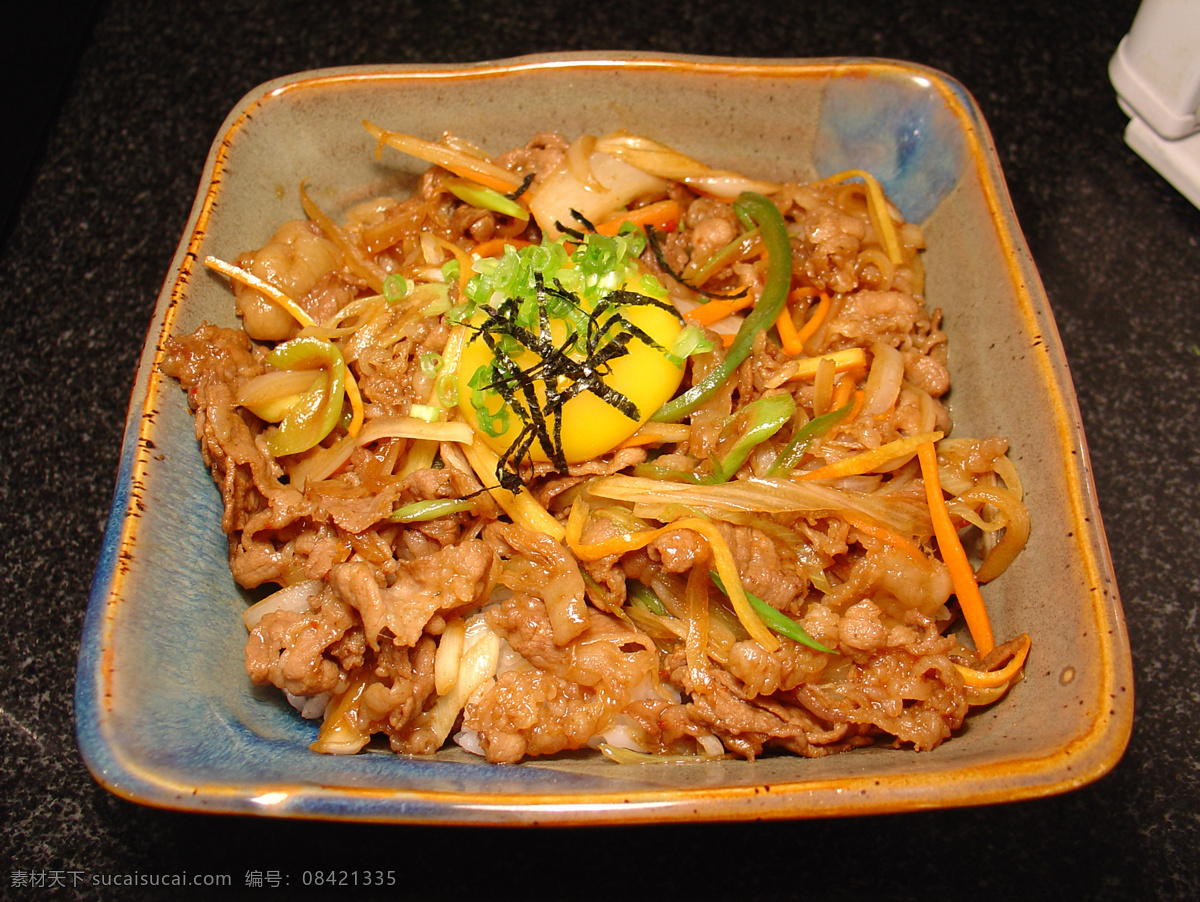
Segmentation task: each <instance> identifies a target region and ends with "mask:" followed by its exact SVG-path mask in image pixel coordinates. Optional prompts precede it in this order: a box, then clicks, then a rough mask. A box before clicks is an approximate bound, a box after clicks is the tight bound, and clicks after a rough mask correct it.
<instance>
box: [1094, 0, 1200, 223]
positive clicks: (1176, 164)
mask: <svg viewBox="0 0 1200 902" xmlns="http://www.w3.org/2000/svg"><path fill="white" fill-rule="evenodd" d="M1108 76H1109V79H1110V80H1111V81H1112V85H1113V87H1114V88H1115V89H1116V91H1117V102H1118V103H1119V104H1120V106H1121V109H1122V110H1124V111H1125V113H1126V115H1128V116H1129V125H1128V126H1127V127H1126V129H1125V143H1126V144H1128V145H1129V146H1130V147H1131V148H1132V149H1133V150H1134V151H1135V152H1136V153H1137V154H1138V155H1139V156H1141V157H1142V158H1143V159H1144V160H1145V161H1146V162H1147V163H1149V164H1150V165H1151V166H1153V167H1154V168H1155V169H1157V170H1158V172H1159V173H1160V174H1161V175H1162V176H1163V177H1164V178H1166V179H1167V181H1169V182H1170V183H1171V184H1172V185H1174V186H1175V187H1176V188H1177V189H1178V190H1179V191H1180V193H1182V194H1183V195H1184V196H1185V197H1187V199H1188V200H1190V201H1191V202H1192V203H1193V204H1195V205H1196V206H1197V207H1200V0H1142V4H1141V6H1140V7H1139V8H1138V11H1137V15H1136V16H1135V17H1134V19H1133V24H1132V25H1131V26H1130V29H1129V33H1128V34H1127V35H1125V37H1124V38H1122V39H1121V42H1120V44H1119V45H1118V46H1117V51H1116V53H1115V54H1113V57H1112V59H1111V60H1110V61H1109V64H1108Z"/></svg>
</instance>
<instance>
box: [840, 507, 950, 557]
mask: <svg viewBox="0 0 1200 902" xmlns="http://www.w3.org/2000/svg"><path fill="white" fill-rule="evenodd" d="M842 519H844V520H845V521H846V522H847V523H849V524H850V525H851V526H853V527H854V528H855V529H857V530H858V531H859V532H861V533H862V534H863V535H865V536H870V537H871V538H872V539H875V541H877V542H883V543H884V544H885V545H890V546H891V547H892V548H895V549H896V550H897V551H899V552H901V553H903V554H905V555H907V556H908V557H910V558H912V559H913V560H914V561H917V562H918V563H922V564H927V563H928V562H929V558H927V557H925V552H923V551H922V550H921V549H920V547H919V546H918V545H917V543H916V542H914V541H913V540H912V539H910V538H909V537H908V536H904V535H901V534H900V533H898V532H896V531H895V530H891V529H888V528H887V527H886V526H884V525H883V524H881V523H876V522H874V521H873V520H868V519H867V518H866V517H862V516H859V515H857V514H843V515H842Z"/></svg>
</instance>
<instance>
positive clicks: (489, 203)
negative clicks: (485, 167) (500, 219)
mask: <svg viewBox="0 0 1200 902" xmlns="http://www.w3.org/2000/svg"><path fill="white" fill-rule="evenodd" d="M445 184H446V188H447V190H449V192H450V193H451V194H453V195H454V196H455V197H457V198H458V199H459V200H461V201H462V202H463V203H465V204H470V205H471V206H472V207H479V209H481V210H491V211H492V212H493V213H500V214H503V215H504V216H511V217H512V218H513V219H519V220H521V222H527V221H528V220H529V211H528V210H526V209H525V208H524V207H522V206H521V205H520V204H519V203H517V202H516V201H515V200H513V199H512V198H511V197H508V196H507V195H504V194H501V193H500V192H499V191H496V190H495V189H494V188H488V187H485V186H484V185H481V184H479V183H478V182H472V181H471V180H470V179H450V180H448V181H447V182H446V183H445Z"/></svg>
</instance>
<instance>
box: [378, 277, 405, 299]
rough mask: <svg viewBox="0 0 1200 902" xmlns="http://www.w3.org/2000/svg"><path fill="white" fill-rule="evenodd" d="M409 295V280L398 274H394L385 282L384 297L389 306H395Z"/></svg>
mask: <svg viewBox="0 0 1200 902" xmlns="http://www.w3.org/2000/svg"><path fill="white" fill-rule="evenodd" d="M407 294H408V280H407V279H405V278H404V276H402V275H400V273H398V272H394V273H392V274H391V275H390V276H388V277H387V278H386V279H384V280H383V296H384V298H385V299H386V300H387V302H388V303H389V304H394V303H396V302H397V301H399V300H401V299H402V298H404V296H405V295H407Z"/></svg>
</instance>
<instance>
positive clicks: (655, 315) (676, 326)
mask: <svg viewBox="0 0 1200 902" xmlns="http://www.w3.org/2000/svg"><path fill="white" fill-rule="evenodd" d="M618 309H619V313H620V316H621V317H622V318H623V319H625V320H627V321H628V322H629V323H631V324H633V325H634V326H636V327H637V328H638V329H640V330H641V331H642V332H644V333H645V334H646V335H648V336H649V337H650V338H652V339H653V340H654V342H655V343H656V344H657V345H658V346H659V347H658V348H655V347H653V346H651V345H649V344H647V343H646V342H645V341H643V340H642V339H641V338H639V337H638V336H637V335H636V334H635V335H634V336H632V337H631V338H630V340H629V342H628V344H627V346H626V348H627V351H628V353H627V354H625V355H623V356H620V357H617V358H616V359H614V360H612V361H611V362H609V363H607V364H603V365H602V367H603V369H602V370H601V372H602V376H601V381H602V382H603V383H604V384H605V385H607V386H608V387H609V388H611V389H613V390H614V391H616V392H619V393H620V394H622V395H624V396H625V397H626V398H628V399H629V401H631V402H632V403H633V405H634V407H636V409H637V417H636V418H631V417H629V416H627V415H626V413H624V412H622V411H621V410H619V409H618V408H617V407H615V406H613V405H612V404H611V403H609V402H608V401H606V400H605V399H604V398H602V397H600V396H599V395H598V394H596V393H595V392H593V391H590V390H587V389H585V390H583V391H581V392H580V393H579V394H577V395H575V396H574V397H572V398H571V399H570V400H568V401H566V402H565V403H564V404H563V405H562V413H561V416H562V429H561V451H562V455H563V458H564V459H565V460H566V462H567V463H579V462H581V461H585V460H591V459H592V458H593V457H598V456H600V455H602V454H606V453H607V452H609V451H611V450H612V449H613V448H615V447H616V446H617V445H619V444H621V443H622V442H623V441H625V440H626V439H628V438H629V437H630V436H631V435H633V434H634V433H635V432H637V430H638V429H640V428H641V427H642V425H643V424H644V423H645V422H646V421H647V420H648V419H649V418H650V417H651V416H652V415H653V414H654V412H655V411H657V410H658V409H659V408H660V407H661V406H662V405H663V404H665V403H666V402H667V401H669V400H670V399H671V397H672V396H673V395H674V394H675V391H676V389H678V388H679V384H680V382H682V381H683V365H682V363H677V362H675V361H673V360H671V359H670V358H669V357H668V356H667V355H666V353H665V350H669V349H670V348H671V346H672V345H673V344H674V342H675V340H676V338H677V337H678V336H679V333H680V332H681V331H682V329H683V323H682V321H681V320H680V319H679V317H678V316H677V315H675V314H674V313H673V312H672V311H670V310H664V309H662V308H661V307H656V306H651V305H645V306H643V305H627V306H621V307H619V308H618ZM550 327H551V332H552V334H553V337H554V342H555V344H556V345H557V346H560V347H561V345H562V343H563V341H564V340H565V338H566V335H567V330H568V329H569V328H570V326H569V325H568V324H567V323H566V322H565V321H563V320H560V319H552V320H551V323H550ZM460 328H463V327H460ZM465 328H466V329H467V337H466V342H465V345H464V347H463V351H462V356H461V358H460V360H459V366H458V397H459V408H460V410H461V411H462V414H463V416H464V417H465V418H466V420H467V422H468V423H470V424H471V425H472V426H473V427H474V428H475V430H476V432H477V434H478V436H479V437H480V438H482V439H483V441H485V442H486V443H487V444H488V445H489V446H491V447H492V448H493V450H495V451H496V452H497V453H498V454H504V453H505V452H507V451H509V450H510V449H511V448H512V447H513V445H514V442H516V441H517V440H518V437H519V434H520V433H521V431H522V430H523V429H524V428H525V427H526V425H527V423H526V422H525V420H524V419H522V418H521V417H520V416H519V415H518V413H517V412H516V411H515V410H513V409H512V407H511V406H509V405H508V404H507V402H506V401H505V399H504V397H503V396H502V395H501V394H500V393H499V392H497V391H496V390H494V389H487V390H482V392H481V394H480V395H479V396H476V391H477V390H476V389H473V388H472V387H471V386H470V382H471V379H472V378H473V377H474V376H475V374H476V372H478V371H479V369H480V368H481V367H490V366H491V365H492V363H493V362H494V356H493V354H492V351H491V349H490V348H489V347H488V346H487V344H486V342H484V341H483V340H482V339H481V338H478V337H476V336H474V334H473V332H472V330H471V327H470V326H467V327H465ZM620 328H621V326H620V324H617V325H616V326H614V327H613V328H612V329H610V330H609V331H608V332H607V333H606V335H608V336H611V335H613V334H615V333H616V330H617V329H620ZM626 331H628V330H626ZM660 348H661V349H663V350H660ZM569 356H570V357H571V358H572V359H573V360H575V361H577V362H581V363H585V362H586V361H585V359H584V354H583V353H582V352H577V353H575V352H573V353H571V354H570V355H569ZM513 362H514V363H515V364H516V365H517V366H518V367H520V369H521V370H523V371H525V372H527V373H531V374H535V373H536V372H537V371H538V369H540V366H539V365H540V364H541V363H542V359H541V357H540V356H539V355H538V354H537V353H535V352H534V351H532V350H529V349H524V351H523V352H522V353H521V354H520V355H519V356H518V357H517V358H516V359H515V360H514V361H513ZM605 369H606V370H607V372H604V370H605ZM550 378H552V379H554V380H555V381H556V388H557V390H558V391H568V390H569V388H570V385H571V380H570V378H569V377H564V376H557V377H555V376H551V377H550ZM534 393H535V395H536V397H537V398H538V406H539V409H541V410H543V411H544V410H545V404H546V385H545V382H544V381H543V380H542V379H540V378H537V377H536V375H535V376H534ZM517 397H518V399H519V400H520V402H521V403H522V404H523V405H526V406H527V402H526V400H525V398H524V397H523V396H522V395H521V394H520V393H518V395H517ZM477 403H482V404H483V405H484V406H485V407H486V410H487V412H488V413H489V414H491V415H493V416H496V415H498V414H500V408H501V407H502V406H506V407H508V422H507V428H505V429H504V430H503V431H499V434H497V435H490V434H488V431H487V430H485V429H483V428H481V426H480V423H479V414H478V411H477V410H476V404H477ZM545 420H546V426H547V429H548V430H549V435H550V437H551V440H553V437H554V430H555V415H554V414H553V413H550V414H548V415H546V416H545ZM493 422H495V421H493ZM528 456H529V457H530V458H531V459H533V460H535V461H548V460H553V453H552V449H550V448H546V447H544V446H543V444H542V442H541V441H540V440H539V439H536V438H535V439H534V441H533V444H532V445H531V446H530V449H529V455H528Z"/></svg>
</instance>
